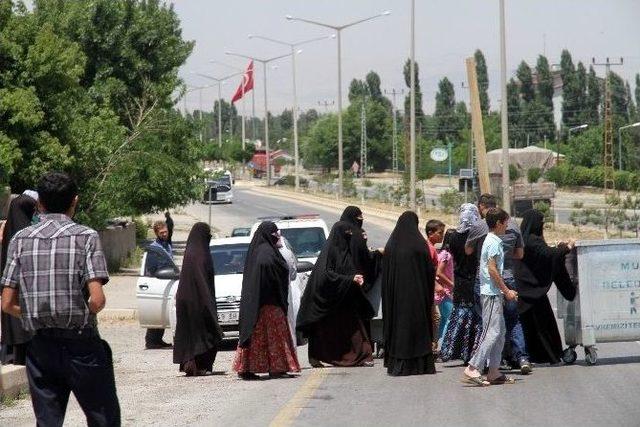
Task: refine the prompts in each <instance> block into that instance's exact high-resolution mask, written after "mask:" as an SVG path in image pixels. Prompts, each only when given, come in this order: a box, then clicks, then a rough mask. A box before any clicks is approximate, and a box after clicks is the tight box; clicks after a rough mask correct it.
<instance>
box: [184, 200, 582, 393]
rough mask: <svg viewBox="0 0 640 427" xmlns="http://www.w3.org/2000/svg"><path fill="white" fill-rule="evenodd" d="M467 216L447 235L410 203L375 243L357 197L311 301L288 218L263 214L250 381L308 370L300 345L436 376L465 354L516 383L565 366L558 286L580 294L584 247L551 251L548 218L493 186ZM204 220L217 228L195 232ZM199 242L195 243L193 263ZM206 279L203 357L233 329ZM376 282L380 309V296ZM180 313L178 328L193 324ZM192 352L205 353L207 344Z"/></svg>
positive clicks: (317, 354)
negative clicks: (516, 376)
mask: <svg viewBox="0 0 640 427" xmlns="http://www.w3.org/2000/svg"><path fill="white" fill-rule="evenodd" d="M459 213H460V217H459V223H458V225H457V227H455V228H451V229H449V230H447V229H446V226H445V224H444V223H443V222H442V221H440V220H437V219H431V220H429V221H427V222H426V226H425V229H424V233H423V232H422V231H421V230H420V228H419V222H420V221H419V218H418V215H417V214H416V213H414V212H412V211H407V212H405V213H403V214H402V215H401V216H400V218H399V219H398V221H397V224H396V226H395V228H394V230H393V232H392V233H391V236H390V237H389V240H388V242H387V244H386V245H385V247H384V248H377V249H371V248H369V247H368V244H367V233H366V231H365V230H364V229H363V214H362V211H361V210H360V209H359V208H358V207H355V206H349V207H348V208H346V209H345V211H344V213H343V215H342V217H341V218H340V220H339V221H338V222H336V223H335V224H334V225H333V227H332V228H331V232H330V234H329V237H328V239H327V241H326V242H325V245H324V247H323V249H322V251H321V253H320V255H319V257H318V260H317V262H316V264H315V266H314V268H313V270H312V272H311V275H310V276H309V279H308V282H307V285H306V287H305V290H304V293H303V294H302V297H301V298H300V305H299V306H298V305H297V304H296V303H295V301H298V298H297V296H296V297H293V298H292V294H293V292H295V291H299V290H298V289H296V288H295V287H294V286H292V283H294V280H295V277H296V269H295V256H293V253H292V252H291V250H290V249H288V243H287V241H286V239H284V238H283V237H282V235H281V233H280V232H279V230H278V228H277V226H276V224H274V223H273V222H269V221H265V222H263V223H262V224H261V225H260V226H259V227H258V229H257V231H256V233H255V235H254V237H253V239H252V241H251V244H250V246H249V250H248V253H247V258H246V264H245V272H244V277H243V285H242V298H241V305H240V339H239V343H238V348H237V351H236V356H235V360H234V362H233V370H234V371H236V372H237V373H238V376H239V377H240V378H242V379H257V378H259V374H269V376H270V377H271V378H277V377H282V376H290V375H291V374H295V373H298V372H300V364H299V362H298V357H297V350H296V347H297V346H298V345H302V344H306V343H308V355H309V363H310V365H311V366H312V367H314V368H322V367H324V366H325V365H331V366H340V367H356V366H364V367H366V366H373V360H374V357H373V356H374V346H375V344H377V345H378V346H381V347H382V348H383V354H384V365H385V367H386V368H387V372H388V374H389V375H392V376H404V375H419V374H434V373H436V367H435V366H436V365H435V364H436V362H437V361H443V362H447V361H452V360H460V361H462V362H463V363H464V365H465V366H466V368H465V370H464V372H463V375H462V380H463V381H464V382H465V383H468V384H472V385H478V386H483V385H490V384H505V383H512V382H513V381H514V380H513V378H510V377H507V376H505V375H504V374H503V373H502V371H504V370H505V369H512V368H517V369H519V370H520V372H521V373H522V374H529V373H530V372H531V371H532V366H533V365H532V362H537V363H558V362H559V361H560V360H561V354H562V346H561V340H560V335H559V332H558V328H557V325H556V321H555V317H554V316H553V311H552V310H551V306H550V304H549V300H548V298H547V296H546V294H547V292H548V291H549V288H550V286H551V284H552V283H556V285H557V286H558V289H559V290H560V292H561V293H562V294H563V295H564V296H565V298H567V299H570V300H571V299H573V297H574V296H575V285H574V283H573V282H572V281H571V278H570V277H569V275H568V273H567V269H566V267H565V258H566V256H567V254H568V253H569V252H570V251H571V248H572V243H571V242H567V243H561V244H559V245H558V246H556V247H550V246H548V245H547V243H546V242H545V240H544V234H543V229H544V227H543V225H544V216H543V215H542V213H540V212H539V211H536V210H531V211H529V212H527V213H526V214H525V215H524V218H523V221H522V224H521V225H520V226H518V224H517V223H516V222H515V221H514V220H513V219H512V218H511V217H510V216H509V215H508V214H507V213H506V212H505V211H504V210H502V209H500V208H499V207H497V203H496V198H495V197H494V196H492V195H490V194H483V195H482V196H481V197H480V198H479V201H478V203H477V205H474V204H470V203H465V204H463V205H462V206H461V207H460V209H459ZM199 228H204V224H202V225H201V224H197V225H196V226H194V229H193V230H192V234H193V233H194V232H196V231H197V229H199ZM201 231H202V230H201ZM202 233H204V231H202ZM209 238H210V237H209ZM191 239H192V236H190V237H189V241H191ZM438 246H440V248H439V249H437V247H438ZM204 247H205V246H204V243H203V248H204ZM193 250H194V249H193V245H192V244H190V243H188V244H187V252H186V254H185V260H186V259H187V258H188V256H187V255H188V254H190V253H191V251H193ZM203 250H204V249H203ZM189 265H190V264H189ZM189 268H190V269H193V268H192V267H189ZM183 271H184V269H183ZM207 277H208V278H209V279H208V280H209V284H208V286H206V287H205V286H203V287H202V289H205V288H208V289H209V290H210V291H209V297H208V298H203V297H202V296H201V295H198V297H197V298H194V301H196V300H197V301H200V304H205V306H204V308H203V307H200V308H199V309H198V310H195V309H191V310H190V311H191V312H192V313H194V312H195V313H205V315H206V317H207V321H206V322H204V321H201V322H200V323H201V324H200V325H199V326H197V327H194V329H195V330H197V331H205V330H206V333H204V334H203V335H202V342H206V343H208V344H207V345H201V346H200V347H198V348H199V349H200V350H199V351H201V353H199V354H205V352H206V351H210V350H211V349H214V348H215V346H216V343H219V342H220V341H221V337H222V334H221V332H220V329H219V326H218V325H217V322H216V316H215V315H214V314H215V302H214V301H215V286H214V283H213V281H214V273H213V272H212V271H210V272H209V273H208V274H207ZM190 283H193V284H197V283H198V280H193V279H192V280H185V278H182V277H181V280H180V287H187V286H193V285H190ZM198 286H199V285H198ZM376 287H378V289H377V291H378V292H379V294H380V295H381V301H380V302H379V303H380V306H381V307H380V308H379V307H377V306H376V302H375V298H373V299H372V298H371V296H370V294H375V291H376ZM180 293H181V292H180V290H179V291H178V294H179V295H180ZM205 300H206V301H207V302H206V303H204V302H203V301H205ZM178 303H181V304H182V302H181V301H180V297H179V296H178V297H177V304H176V305H178ZM294 305H295V306H294ZM380 309H381V311H382V319H383V333H382V336H381V337H379V338H375V337H374V336H372V330H371V323H370V321H371V319H372V318H373V317H374V316H375V315H376V313H377V312H378V311H379V310H380ZM180 311H181V310H178V314H177V317H178V319H177V321H178V329H177V330H178V331H181V330H182V326H184V325H185V324H186V322H193V320H192V319H191V317H192V315H182V316H181V314H180ZM211 313H213V314H211ZM185 319H187V320H185ZM187 330H189V328H188V327H187ZM184 334H187V332H184ZM196 335H198V334H196ZM191 336H193V330H192V331H191ZM190 345H191V346H192V347H195V345H194V344H190ZM183 346H184V344H183V343H182V341H181V339H180V333H178V332H177V333H176V344H175V347H174V359H175V362H176V363H180V364H181V365H180V366H181V369H183V364H184V363H185V361H186V359H185V358H184V357H182V358H180V357H178V358H176V357H175V355H176V354H182V353H184V350H183V348H182V347H183ZM188 353H189V355H190V357H191V358H192V359H193V357H195V356H197V355H196V353H198V352H197V351H191V352H188ZM187 359H188V358H187ZM195 360H196V365H197V366H196V369H194V370H189V371H187V374H188V375H190V372H191V374H193V375H196V374H197V373H198V372H199V373H200V374H203V373H207V372H209V371H210V370H211V364H210V363H209V362H210V361H212V359H210V358H208V359H206V360H207V363H206V364H204V365H202V366H201V365H199V364H198V363H197V360H198V359H197V358H196V359H195ZM483 372H487V374H486V376H483Z"/></svg>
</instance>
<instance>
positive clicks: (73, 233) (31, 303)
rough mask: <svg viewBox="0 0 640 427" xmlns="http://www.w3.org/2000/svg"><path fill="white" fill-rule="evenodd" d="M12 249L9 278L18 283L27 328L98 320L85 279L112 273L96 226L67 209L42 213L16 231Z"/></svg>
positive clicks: (80, 324) (92, 323) (73, 325)
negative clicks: (76, 218)
mask: <svg viewBox="0 0 640 427" xmlns="http://www.w3.org/2000/svg"><path fill="white" fill-rule="evenodd" d="M7 255H8V262H7V268H6V270H5V275H4V283H9V284H13V285H16V286H18V287H19V290H20V292H19V295H20V301H21V305H22V307H23V310H24V313H23V323H24V326H25V328H26V329H28V330H37V329H40V328H65V329H68V328H76V327H85V326H95V325H96V318H95V315H94V314H92V313H90V311H89V307H88V305H87V299H88V292H87V290H86V287H85V284H86V282H87V281H88V280H89V279H96V278H100V279H102V280H103V283H106V282H107V280H108V277H109V275H108V273H107V267H106V264H105V262H104V256H103V253H102V247H101V245H100V240H99V237H98V233H97V232H96V231H95V230H92V229H91V228H88V227H85V226H83V225H80V224H76V223H75V222H73V221H72V220H71V219H70V218H68V217H67V216H65V215H62V214H47V215H43V216H42V218H41V222H40V223H38V224H35V225H32V226H29V227H27V228H24V229H22V230H21V231H19V232H18V233H17V234H16V235H15V236H14V237H13V239H12V241H11V243H10V245H9V250H8V254H7ZM51 296H53V298H52V297H51ZM44 297H46V299H45V298H44Z"/></svg>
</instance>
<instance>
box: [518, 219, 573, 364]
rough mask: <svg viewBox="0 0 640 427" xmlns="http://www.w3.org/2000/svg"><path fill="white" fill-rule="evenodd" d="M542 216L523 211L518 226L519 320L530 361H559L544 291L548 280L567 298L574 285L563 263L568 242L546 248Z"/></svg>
mask: <svg viewBox="0 0 640 427" xmlns="http://www.w3.org/2000/svg"><path fill="white" fill-rule="evenodd" d="M543 228H544V215H543V214H542V213H541V212H540V211H537V210H535V209H532V210H529V211H527V212H525V214H524V216H523V219H522V224H521V225H520V229H521V230H522V238H523V239H524V258H523V259H522V261H520V262H517V263H516V264H515V276H516V280H517V282H518V308H519V312H520V322H521V323H522V329H523V331H524V337H525V340H526V342H527V350H528V351H529V356H530V357H531V361H532V362H537V363H553V364H555V363H559V362H560V360H561V357H562V340H561V339H560V332H559V331H558V325H557V323H556V318H555V316H554V315H553V310H552V308H551V304H550V303H549V298H548V297H547V292H549V289H550V288H551V283H552V282H553V283H555V284H556V287H557V288H558V290H559V291H560V293H561V294H562V296H564V297H565V298H566V299H568V300H573V299H574V298H575V295H576V288H575V286H574V285H573V283H572V281H571V278H570V277H569V274H568V272H567V268H566V266H565V257H566V256H567V254H568V253H569V252H571V246H572V245H571V244H566V243H561V244H559V245H558V246H557V247H550V246H549V245H547V243H546V242H545V241H544V236H543Z"/></svg>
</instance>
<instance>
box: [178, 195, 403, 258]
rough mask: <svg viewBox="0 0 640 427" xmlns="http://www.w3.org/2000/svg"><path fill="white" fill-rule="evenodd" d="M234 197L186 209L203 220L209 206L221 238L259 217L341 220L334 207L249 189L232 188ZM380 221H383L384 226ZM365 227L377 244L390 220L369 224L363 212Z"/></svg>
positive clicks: (330, 222)
mask: <svg viewBox="0 0 640 427" xmlns="http://www.w3.org/2000/svg"><path fill="white" fill-rule="evenodd" d="M234 197H235V199H234V201H233V203H231V204H224V205H223V204H214V205H211V206H210V205H204V204H201V203H196V204H193V205H191V206H189V207H188V208H187V212H188V213H190V214H191V215H194V216H196V217H198V218H199V219H200V220H202V221H208V219H209V208H211V218H212V219H211V224H212V225H213V226H215V227H216V228H217V229H218V230H220V236H221V237H223V236H228V235H230V233H231V230H232V229H233V228H234V227H241V226H251V225H253V224H254V223H255V222H256V221H257V218H258V217H265V216H282V215H300V214H309V213H316V214H319V215H320V217H321V218H322V219H324V221H325V222H326V223H327V226H328V227H329V228H331V226H332V225H333V223H335V222H336V221H338V219H340V214H341V212H339V211H337V210H335V209H328V208H326V207H322V206H314V205H311V204H301V203H300V202H296V201H291V200H283V199H274V198H273V197H268V196H263V195H259V194H256V193H255V191H254V190H252V189H251V188H242V187H236V188H234ZM365 212H366V210H365ZM380 224H384V226H381V225H380ZM364 227H365V229H366V230H367V234H368V236H369V244H370V245H371V246H374V247H378V246H383V245H384V244H385V243H386V242H387V239H388V238H389V234H390V232H391V230H392V227H393V223H392V222H391V221H379V220H378V221H376V222H375V224H372V223H370V222H367V218H366V215H365V226H364Z"/></svg>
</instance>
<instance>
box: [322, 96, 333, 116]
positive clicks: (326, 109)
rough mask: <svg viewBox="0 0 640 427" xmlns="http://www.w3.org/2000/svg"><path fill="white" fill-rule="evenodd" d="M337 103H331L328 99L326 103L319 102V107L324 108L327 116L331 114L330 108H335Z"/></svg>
mask: <svg viewBox="0 0 640 427" xmlns="http://www.w3.org/2000/svg"><path fill="white" fill-rule="evenodd" d="M335 103H336V102H335V101H334V100H333V99H332V100H331V101H327V100H326V99H325V100H324V101H318V105H319V106H321V107H324V112H325V114H326V113H328V112H329V106H330V105H331V106H333V105H334V104H335Z"/></svg>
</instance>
